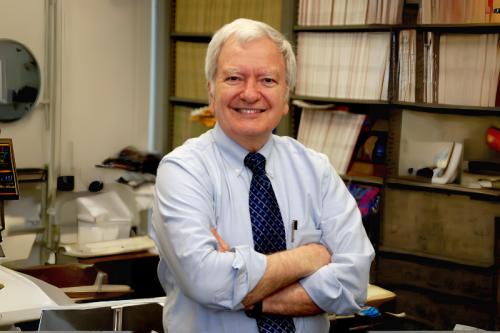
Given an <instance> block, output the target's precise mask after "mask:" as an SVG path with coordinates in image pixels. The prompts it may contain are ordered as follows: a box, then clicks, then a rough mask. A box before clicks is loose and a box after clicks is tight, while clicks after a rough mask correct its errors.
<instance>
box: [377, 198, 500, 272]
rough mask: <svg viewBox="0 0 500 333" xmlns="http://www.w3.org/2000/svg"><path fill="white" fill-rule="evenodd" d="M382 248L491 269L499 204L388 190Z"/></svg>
mask: <svg viewBox="0 0 500 333" xmlns="http://www.w3.org/2000/svg"><path fill="white" fill-rule="evenodd" d="M383 202H384V206H383V218H382V225H381V239H380V249H381V250H384V251H391V252H399V253H409V254H414V255H418V256H424V257H429V258H436V259H442V260H447V261H452V262H458V263H462V264H468V265H474V266H482V267H488V266H491V265H493V264H494V235H495V233H494V230H495V229H494V226H495V216H500V204H499V203H498V202H490V201H479V200H473V199H470V198H469V197H468V196H466V195H457V194H442V193H435V192H425V191H413V190H404V189H396V188H386V189H385V190H384V198H383Z"/></svg>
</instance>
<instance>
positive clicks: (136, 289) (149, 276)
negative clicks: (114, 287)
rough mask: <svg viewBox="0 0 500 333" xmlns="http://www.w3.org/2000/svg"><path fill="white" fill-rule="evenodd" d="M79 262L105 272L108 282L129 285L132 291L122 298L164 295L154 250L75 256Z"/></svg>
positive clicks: (157, 259) (156, 255)
mask: <svg viewBox="0 0 500 333" xmlns="http://www.w3.org/2000/svg"><path fill="white" fill-rule="evenodd" d="M76 260H77V261H78V263H80V264H92V265H94V266H95V267H96V268H97V269H99V270H101V271H103V272H105V273H107V275H108V283H110V284H125V285H129V286H130V288H131V289H132V292H131V293H129V294H127V295H124V298H130V299H132V298H150V297H160V296H165V292H164V291H163V288H162V286H161V285H160V282H159V281H158V273H157V267H158V262H159V257H158V254H157V253H156V251H154V250H147V251H141V252H130V253H122V254H116V255H110V256H102V257H92V258H76Z"/></svg>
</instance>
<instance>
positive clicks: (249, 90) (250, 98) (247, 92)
mask: <svg viewBox="0 0 500 333" xmlns="http://www.w3.org/2000/svg"><path fill="white" fill-rule="evenodd" d="M240 98H241V100H243V101H244V102H246V103H255V102H257V101H258V100H259V99H260V91H259V87H258V85H257V82H256V81H255V80H253V79H250V80H247V81H246V82H245V86H244V87H243V91H242V92H241V93H240Z"/></svg>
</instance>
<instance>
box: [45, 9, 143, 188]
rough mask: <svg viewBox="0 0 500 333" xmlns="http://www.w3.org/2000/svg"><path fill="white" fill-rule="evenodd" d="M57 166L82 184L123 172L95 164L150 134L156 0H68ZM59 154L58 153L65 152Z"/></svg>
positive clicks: (63, 11)
mask: <svg viewBox="0 0 500 333" xmlns="http://www.w3.org/2000/svg"><path fill="white" fill-rule="evenodd" d="M59 5H60V8H59V14H58V15H60V16H61V25H62V27H61V28H62V29H61V36H60V37H61V38H60V40H59V42H60V45H61V48H60V50H61V51H60V52H61V53H60V56H61V57H60V60H61V61H60V63H59V65H60V66H61V67H60V73H61V85H60V87H59V89H60V96H61V100H60V116H59V119H56V129H55V130H56V132H57V133H59V137H56V149H58V151H56V152H55V154H56V159H55V171H56V173H58V174H59V175H68V174H71V175H75V176H76V180H77V182H76V185H77V189H85V188H87V186H88V184H89V183H90V182H91V181H92V180H95V179H99V180H104V181H114V180H115V179H116V173H115V172H111V171H109V170H103V169H97V168H95V164H99V163H101V162H102V161H103V160H104V159H106V158H108V157H113V156H116V155H117V154H118V153H119V151H120V150H121V149H122V148H124V147H125V146H127V145H133V146H135V147H137V148H138V149H141V150H144V149H146V147H147V138H148V97H149V57H150V52H149V28H150V18H149V17H150V12H149V11H150V1H144V0H86V1H80V0H64V1H59ZM57 156H58V157H57Z"/></svg>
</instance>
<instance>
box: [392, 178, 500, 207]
mask: <svg viewBox="0 0 500 333" xmlns="http://www.w3.org/2000/svg"><path fill="white" fill-rule="evenodd" d="M385 184H386V185H387V186H390V187H398V188H406V189H411V190H420V191H431V192H441V193H447V194H460V195H468V196H470V197H471V198H474V199H482V200H493V201H500V191H497V190H489V189H476V188H469V187H465V186H462V185H460V184H443V185H441V184H433V183H431V182H430V180H428V179H427V178H422V177H394V178H393V177H391V178H386V180H385Z"/></svg>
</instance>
